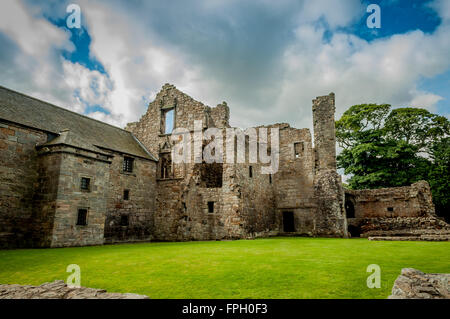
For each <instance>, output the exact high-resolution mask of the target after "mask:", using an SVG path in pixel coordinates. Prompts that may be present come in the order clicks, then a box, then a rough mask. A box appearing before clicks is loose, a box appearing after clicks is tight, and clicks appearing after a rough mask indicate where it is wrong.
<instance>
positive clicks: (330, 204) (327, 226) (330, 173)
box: [313, 93, 347, 237]
mask: <svg viewBox="0 0 450 319" xmlns="http://www.w3.org/2000/svg"><path fill="white" fill-rule="evenodd" d="M334 112H335V96H334V93H330V94H329V95H327V96H320V97H317V98H316V99H315V100H313V121H314V145H315V148H314V150H315V162H316V165H315V166H316V175H315V179H314V194H315V197H316V201H317V210H316V213H315V218H316V221H315V231H314V233H315V235H316V236H329V237H347V220H346V217H345V208H344V189H343V187H342V180H341V176H340V175H339V174H338V173H337V172H336V134H335V124H334V122H335V121H334Z"/></svg>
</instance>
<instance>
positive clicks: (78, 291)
mask: <svg viewBox="0 0 450 319" xmlns="http://www.w3.org/2000/svg"><path fill="white" fill-rule="evenodd" d="M0 299H149V298H148V297H147V296H145V295H137V294H130V293H126V294H120V293H108V292H106V290H103V289H94V288H85V287H81V288H69V287H68V286H67V285H66V284H65V283H64V281H62V280H57V281H54V282H52V283H48V282H46V283H44V284H42V285H40V286H22V285H0Z"/></svg>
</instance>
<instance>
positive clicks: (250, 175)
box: [248, 166, 253, 178]
mask: <svg viewBox="0 0 450 319" xmlns="http://www.w3.org/2000/svg"><path fill="white" fill-rule="evenodd" d="M248 177H250V178H252V177H253V166H249V167H248Z"/></svg>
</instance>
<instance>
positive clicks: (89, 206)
mask: <svg viewBox="0 0 450 319" xmlns="http://www.w3.org/2000/svg"><path fill="white" fill-rule="evenodd" d="M334 99H335V98H334V94H333V93H331V94H330V95H327V96H322V97H318V98H316V99H315V100H313V108H312V111H313V120H314V140H315V146H313V144H312V136H311V132H310V131H309V129H297V128H293V127H290V125H289V124H286V123H281V124H274V125H269V126H264V127H258V129H259V128H266V129H271V128H277V129H278V130H279V151H278V152H276V154H278V155H279V167H278V170H277V171H276V173H274V174H262V173H261V168H262V167H263V166H264V165H265V164H262V163H260V162H252V161H250V160H249V154H248V147H249V143H250V142H251V141H250V140H249V138H246V139H245V142H244V144H245V146H246V147H245V150H246V152H247V153H246V158H245V161H244V162H240V163H228V162H223V163H206V162H205V161H200V162H198V161H195V160H194V154H191V156H192V161H190V162H189V163H175V162H174V161H173V158H172V154H173V148H174V145H175V143H174V141H173V139H172V137H173V134H172V132H173V130H174V129H177V128H185V129H186V130H187V131H188V133H187V134H189V136H191V137H192V139H193V140H194V141H195V140H196V139H197V140H198V137H196V136H197V135H196V134H195V133H196V132H195V122H196V121H201V123H202V124H201V127H200V131H201V132H205V131H206V130H207V129H208V128H213V127H214V128H217V129H219V130H226V129H227V128H228V129H229V128H230V125H229V108H228V106H227V105H226V103H225V102H224V103H222V104H219V105H217V106H216V107H209V106H206V105H204V104H202V103H201V102H198V101H196V100H194V99H193V98H191V97H189V96H188V95H186V94H184V93H183V92H181V91H179V90H177V89H176V88H175V87H174V86H173V85H170V84H166V85H164V86H163V88H162V90H161V91H160V92H159V93H158V94H157V96H156V98H155V100H154V101H152V102H151V103H150V104H149V107H148V110H147V112H146V113H145V114H144V115H143V116H142V118H141V119H140V120H139V121H138V122H134V123H129V124H128V125H127V127H126V128H125V130H124V129H120V128H117V127H114V126H111V125H108V124H106V123H102V122H99V121H97V120H94V119H91V118H88V117H86V116H83V115H80V114H77V113H73V112H71V111H68V110H66V109H63V108H60V107H57V106H55V105H52V104H49V103H46V102H43V101H40V100H38V99H35V98H32V97H29V96H26V95H23V94H21V93H18V92H15V91H12V90H10V89H7V88H4V87H0V247H2V248H14V247H64V246H82V245H99V244H103V243H116V242H134V241H150V240H163V241H184V240H221V239H237V238H255V237H261V236H272V235H279V234H295V235H305V236H327V237H347V236H348V228H347V218H346V211H345V207H346V205H347V206H348V207H350V206H349V205H353V208H356V209H358V208H357V207H359V206H358V205H355V203H356V202H355V199H356V198H361V195H359V194H356V193H351V192H346V191H345V190H344V189H343V187H342V183H341V177H340V176H339V175H338V174H337V172H336V141H335V128H334V112H335V106H334V104H335V100H334ZM229 139H233V140H232V143H231V144H227V143H226V142H230V140H229ZM235 141H237V138H236V137H235V136H232V137H227V138H226V139H224V140H223V145H224V150H225V151H224V152H226V151H228V150H230V149H231V148H229V149H228V150H227V149H226V146H227V145H235ZM268 141H269V140H268ZM197 142H198V141H197ZM199 142H200V144H201V145H202V147H205V143H206V141H205V140H203V139H202V140H201V141H199ZM236 143H237V142H236ZM267 144H268V145H267V146H268V149H269V150H270V149H271V146H272V145H270V144H269V143H268V142H267ZM232 148H233V151H235V150H236V149H235V147H232ZM274 153H275V152H274ZM233 154H234V153H233ZM271 156H272V155H271ZM422 193H423V194H425V196H429V199H428V200H421V201H417V203H416V204H415V205H419V206H420V205H422V204H424V205H430V199H431V195H430V194H429V192H428V193H426V192H422ZM346 199H347V200H346ZM375 200H376V199H375ZM352 201H353V202H354V203H353V202H352ZM349 203H350V204H349ZM380 205H382V204H380ZM431 205H432V204H431ZM379 209H384V207H382V208H379ZM419 210H420V209H419ZM431 210H432V211H433V212H434V208H432V207H431V208H430V207H428V206H427V208H426V209H422V210H421V211H424V212H425V211H426V214H432V212H431ZM361 214H363V213H361ZM402 214H405V213H404V212H402ZM406 214H407V213H406ZM391 215H392V214H391ZM391 215H390V216H391ZM394 215H395V214H394ZM358 216H360V215H358ZM361 216H362V215H361ZM392 216H393V215H392ZM352 223H353V224H352V227H361V223H360V220H358V221H355V220H354V219H353V220H352Z"/></svg>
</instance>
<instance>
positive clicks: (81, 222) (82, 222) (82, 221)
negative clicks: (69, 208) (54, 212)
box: [77, 208, 87, 226]
mask: <svg viewBox="0 0 450 319" xmlns="http://www.w3.org/2000/svg"><path fill="white" fill-rule="evenodd" d="M77 225H78V226H86V225H87V209H86V208H80V209H78V217H77Z"/></svg>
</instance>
